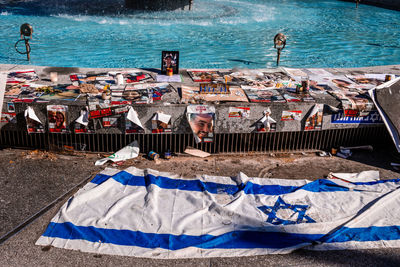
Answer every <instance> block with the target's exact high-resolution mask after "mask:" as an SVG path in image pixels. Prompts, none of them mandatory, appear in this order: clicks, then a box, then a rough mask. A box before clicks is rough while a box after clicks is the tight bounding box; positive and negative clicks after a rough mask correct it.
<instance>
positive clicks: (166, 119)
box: [152, 112, 171, 124]
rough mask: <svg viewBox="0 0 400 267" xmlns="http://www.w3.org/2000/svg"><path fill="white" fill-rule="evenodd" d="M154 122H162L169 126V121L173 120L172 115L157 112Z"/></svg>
mask: <svg viewBox="0 0 400 267" xmlns="http://www.w3.org/2000/svg"><path fill="white" fill-rule="evenodd" d="M152 120H154V121H161V122H163V123H165V124H168V123H169V121H170V120H171V115H168V114H164V113H161V112H157V113H156V115H154V117H153V119H152Z"/></svg>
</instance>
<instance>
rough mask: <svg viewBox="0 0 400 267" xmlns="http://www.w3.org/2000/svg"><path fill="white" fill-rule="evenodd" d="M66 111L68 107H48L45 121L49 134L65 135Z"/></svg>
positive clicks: (66, 130)
mask: <svg viewBox="0 0 400 267" xmlns="http://www.w3.org/2000/svg"><path fill="white" fill-rule="evenodd" d="M67 111H68V106H64V105H48V106H47V119H48V122H49V132H50V133H67V132H68V129H67Z"/></svg>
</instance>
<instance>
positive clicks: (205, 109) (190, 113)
mask: <svg viewBox="0 0 400 267" xmlns="http://www.w3.org/2000/svg"><path fill="white" fill-rule="evenodd" d="M186 116H187V120H188V122H189V125H190V128H191V129H192V131H193V135H194V138H195V141H196V143H202V142H204V143H209V142H213V140H214V125H215V107H213V106H207V105H191V106H188V107H187V109H186Z"/></svg>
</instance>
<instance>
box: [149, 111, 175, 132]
mask: <svg viewBox="0 0 400 267" xmlns="http://www.w3.org/2000/svg"><path fill="white" fill-rule="evenodd" d="M151 130H152V133H170V132H172V129H171V115H168V114H164V113H161V112H157V113H156V114H154V116H153V118H152V119H151Z"/></svg>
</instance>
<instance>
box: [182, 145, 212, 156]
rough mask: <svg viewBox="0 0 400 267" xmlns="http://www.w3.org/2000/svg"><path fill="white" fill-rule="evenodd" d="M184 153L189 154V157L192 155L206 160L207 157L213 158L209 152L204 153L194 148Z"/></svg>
mask: <svg viewBox="0 0 400 267" xmlns="http://www.w3.org/2000/svg"><path fill="white" fill-rule="evenodd" d="M184 152H185V153H186V154H189V155H192V156H195V157H200V158H206V157H209V156H211V154H210V153H207V152H204V151H201V150H199V149H195V148H192V147H187V148H186V149H185V151H184Z"/></svg>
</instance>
